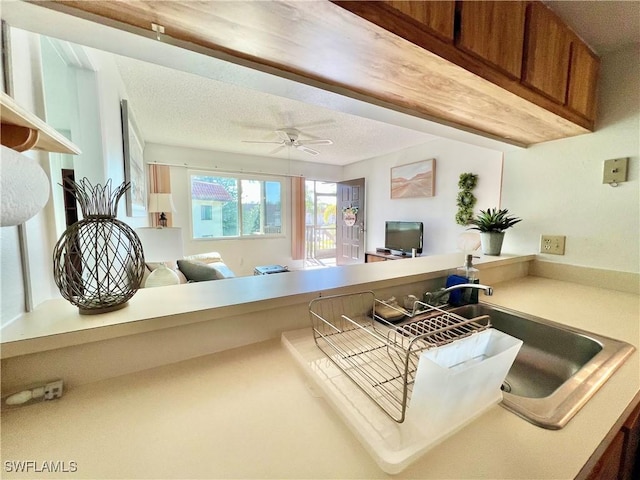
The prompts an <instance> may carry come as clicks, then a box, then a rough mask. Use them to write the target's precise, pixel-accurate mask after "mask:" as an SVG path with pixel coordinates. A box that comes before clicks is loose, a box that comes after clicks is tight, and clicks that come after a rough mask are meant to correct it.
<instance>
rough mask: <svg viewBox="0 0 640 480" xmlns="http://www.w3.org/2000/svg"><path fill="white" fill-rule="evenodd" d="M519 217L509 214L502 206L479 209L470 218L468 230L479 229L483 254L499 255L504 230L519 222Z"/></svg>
mask: <svg viewBox="0 0 640 480" xmlns="http://www.w3.org/2000/svg"><path fill="white" fill-rule="evenodd" d="M521 221H522V219H521V218H517V217H513V216H510V215H509V210H507V209H506V208H502V209H500V210H498V209H497V208H489V209H487V210H480V213H479V214H478V215H477V216H476V217H475V218H473V219H472V220H471V222H470V224H471V225H473V227H470V230H479V231H480V241H481V242H482V252H483V253H484V254H485V255H500V251H501V250H502V241H503V240H504V231H505V230H507V229H508V228H511V227H513V226H514V225H515V224H516V223H518V222H521Z"/></svg>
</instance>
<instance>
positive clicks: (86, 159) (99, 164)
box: [0, 28, 149, 325]
mask: <svg viewBox="0 0 640 480" xmlns="http://www.w3.org/2000/svg"><path fill="white" fill-rule="evenodd" d="M11 49H12V52H11V54H12V75H13V85H14V98H15V100H16V101H17V103H18V104H20V105H21V106H22V107H23V108H25V109H27V110H29V111H31V112H33V113H35V114H36V115H37V116H39V117H40V118H43V119H45V120H47V116H46V111H45V110H46V109H45V103H46V102H45V98H44V97H45V95H57V94H59V92H58V91H57V89H54V91H53V92H51V91H46V92H45V85H43V62H42V49H41V43H40V36H39V35H37V34H33V33H29V32H26V31H23V30H20V29H17V28H12V29H11ZM49 53H50V52H49ZM89 55H90V56H91V58H92V60H93V62H94V65H95V66H96V69H97V71H95V72H94V71H90V70H83V69H76V68H69V72H68V73H70V75H68V76H67V75H65V74H64V72H63V73H62V75H63V78H62V79H60V78H58V80H59V85H57V87H62V88H67V89H68V90H67V91H66V92H65V95H70V96H71V97H73V98H74V100H75V101H77V105H78V107H79V108H77V109H75V110H76V111H75V112H72V118H69V119H68V120H69V121H68V123H67V122H65V124H64V125H63V126H62V128H65V129H67V128H70V129H71V132H72V140H73V141H74V142H75V141H77V142H78V143H79V146H80V147H81V149H82V150H83V153H82V154H81V155H79V156H77V157H75V158H74V160H73V164H74V169H75V170H76V179H80V178H82V177H84V176H86V177H88V178H89V179H90V180H91V182H92V183H94V184H95V183H104V182H105V181H106V180H107V179H109V178H111V179H112V182H113V184H114V185H118V184H120V183H121V182H122V181H123V180H124V163H123V153H122V133H121V120H120V99H121V98H126V91H125V88H124V84H123V83H122V80H121V79H120V76H119V73H118V70H117V67H116V65H115V63H114V62H113V60H112V58H111V57H110V56H108V55H105V54H104V53H101V52H98V51H91V52H89ZM58 67H59V65H57V67H56V68H58ZM58 70H60V69H59V68H58ZM58 73H60V72H58ZM74 78H75V82H74V81H71V80H72V79H74ZM49 88H50V87H49ZM75 101H74V102H71V103H73V104H75ZM72 107H73V106H72ZM72 109H73V108H72ZM56 118H57V119H58V120H59V116H58V117H55V116H54V117H53V123H56V121H57V120H56ZM54 126H55V125H54ZM27 155H28V156H30V157H33V158H36V159H37V160H38V161H39V162H40V164H41V166H42V167H43V169H44V170H45V172H47V174H48V175H49V177H50V178H51V179H52V180H53V181H55V179H56V178H59V175H58V174H57V173H55V172H52V171H51V168H52V166H55V168H59V166H60V163H61V162H60V161H59V159H57V160H55V161H53V162H51V163H50V161H49V155H48V154H47V153H45V152H38V151H30V152H27ZM51 188H52V189H54V188H60V187H59V186H58V185H57V184H55V183H53V184H52V186H51ZM125 211H126V210H125V204H124V199H123V200H122V201H121V202H120V205H119V209H118V212H119V215H118V216H119V218H120V219H121V220H123V221H125V222H127V223H129V224H130V225H131V226H133V227H136V226H146V225H148V224H149V222H148V217H147V216H145V217H140V218H130V217H126V216H125ZM54 217H55V215H54V208H53V201H50V202H49V203H48V204H47V206H45V208H44V209H43V210H42V211H41V212H40V213H39V214H38V215H36V216H35V217H34V218H32V219H30V220H29V221H27V222H26V223H25V230H26V235H27V248H28V252H29V259H28V260H29V262H28V263H29V272H30V277H31V285H32V291H33V304H34V306H37V305H39V304H40V303H42V302H44V301H45V300H48V299H50V298H53V297H57V296H59V292H58V290H57V288H56V286H55V283H54V281H53V274H52V271H53V259H52V254H53V247H54V245H55V242H56V241H57V240H58V233H57V232H56V224H55V223H56V222H55V220H54ZM0 239H1V241H2V249H1V254H2V257H1V262H2V304H1V308H0V322H1V324H2V325H5V324H7V323H8V322H10V321H11V320H12V319H14V318H15V317H16V316H18V315H20V314H21V313H23V312H24V297H25V292H24V288H23V283H22V273H21V271H20V258H21V256H20V252H19V244H18V242H17V227H3V229H2V235H1V237H0Z"/></svg>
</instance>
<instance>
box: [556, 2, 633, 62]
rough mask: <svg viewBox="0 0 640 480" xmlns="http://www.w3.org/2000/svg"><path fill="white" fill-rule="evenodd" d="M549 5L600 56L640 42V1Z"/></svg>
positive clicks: (558, 3)
mask: <svg viewBox="0 0 640 480" xmlns="http://www.w3.org/2000/svg"><path fill="white" fill-rule="evenodd" d="M545 3H546V4H547V5H548V6H549V8H551V9H552V10H553V11H554V12H556V13H557V14H558V15H559V16H560V17H561V18H562V19H563V20H564V21H565V22H566V23H567V25H569V26H570V27H571V28H572V29H573V30H574V31H575V32H576V33H577V34H578V35H580V36H581V37H582V39H583V40H584V41H585V42H586V43H587V44H589V46H591V48H593V49H594V50H595V52H596V53H598V54H599V55H602V54H604V53H607V52H611V51H614V50H617V49H619V48H621V47H623V46H625V45H629V44H632V43H640V1H638V0H622V1H620V0H599V1H594V0H546V1H545Z"/></svg>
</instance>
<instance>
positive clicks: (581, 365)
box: [451, 303, 634, 429]
mask: <svg viewBox="0 0 640 480" xmlns="http://www.w3.org/2000/svg"><path fill="white" fill-rule="evenodd" d="M451 311H452V312H454V313H456V314H458V315H460V316H462V317H464V318H474V317H478V316H480V315H489V316H490V318H491V324H492V326H493V327H494V328H496V329H497V330H500V331H502V332H504V333H506V334H508V335H511V336H512V337H516V338H519V339H520V340H522V341H523V345H522V347H521V349H520V352H519V353H518V356H517V357H516V359H515V362H514V363H513V366H512V367H511V369H510V370H509V373H508V374H507V377H506V379H505V381H504V383H503V385H502V390H503V401H502V405H503V406H504V407H505V408H507V409H508V410H511V411H512V412H514V413H516V414H517V415H519V416H521V417H523V418H524V419H526V420H528V421H529V422H531V423H533V424H535V425H538V426H540V427H544V428H549V429H559V428H562V427H564V426H565V425H566V424H567V422H568V421H569V420H570V419H571V418H572V417H573V416H574V415H575V414H576V413H577V412H578V411H579V410H580V408H582V407H583V406H584V404H585V403H586V402H587V401H588V400H589V399H590V398H591V397H592V396H593V394H594V393H595V392H596V391H597V390H598V389H599V388H600V387H601V386H602V385H603V384H604V382H605V381H606V380H607V379H608V378H609V377H610V376H611V375H612V374H613V372H614V371H615V370H616V369H617V368H618V367H620V365H622V363H623V362H624V361H625V359H626V358H627V357H628V356H629V355H631V353H632V352H633V350H634V347H633V346H632V345H630V344H628V343H625V342H621V341H619V340H615V339H613V338H608V337H603V336H601V335H596V334H594V333H591V332H586V331H583V330H578V329H576V328H571V327H568V326H565V325H561V324H559V323H556V322H552V321H550V320H546V319H543V318H539V317H535V316H532V315H528V314H526V313H522V312H517V311H513V310H509V309H506V308H503V307H498V306H494V305H490V304H485V303H478V304H472V305H465V306H462V307H456V308H453V309H452V310H451Z"/></svg>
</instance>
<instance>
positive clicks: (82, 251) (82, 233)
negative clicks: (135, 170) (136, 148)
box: [53, 177, 145, 314]
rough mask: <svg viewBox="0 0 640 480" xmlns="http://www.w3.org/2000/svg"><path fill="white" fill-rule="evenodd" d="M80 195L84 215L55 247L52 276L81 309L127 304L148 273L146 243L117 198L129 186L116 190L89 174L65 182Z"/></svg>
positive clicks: (107, 308)
mask: <svg viewBox="0 0 640 480" xmlns="http://www.w3.org/2000/svg"><path fill="white" fill-rule="evenodd" d="M61 186H62V188H64V189H65V190H66V191H67V192H69V193H71V194H72V195H73V196H74V197H75V198H76V199H77V201H78V204H79V205H80V209H81V210H82V216H83V217H84V218H83V219H82V220H79V221H77V222H76V223H74V224H73V225H71V226H69V228H67V229H66V230H65V232H64V233H63V235H62V237H60V239H59V240H58V242H57V243H56V246H55V247H54V250H53V277H54V280H55V282H56V285H57V286H58V288H59V289H60V293H61V294H62V296H63V297H64V298H66V299H67V300H68V301H69V302H71V303H72V304H73V305H76V306H77V307H78V308H79V309H80V313H81V314H94V313H105V312H110V311H113V310H117V309H119V308H122V307H124V306H125V305H126V304H127V302H128V301H129V299H130V298H131V297H133V295H134V294H135V293H136V291H137V290H138V289H139V288H140V284H141V283H142V277H143V275H144V268H145V267H144V253H143V251H142V243H141V242H140V239H139V238H138V236H137V235H136V233H135V232H134V231H133V229H132V228H131V227H129V225H127V224H126V223H124V222H122V221H120V220H118V219H117V218H116V214H117V211H118V202H119V201H120V198H121V197H122V196H123V195H124V193H125V192H126V191H127V189H129V187H130V185H129V183H123V184H122V185H120V186H119V187H118V188H116V189H115V191H113V192H112V191H111V179H109V180H108V181H107V183H105V185H104V186H102V185H100V184H97V185H96V186H93V185H91V182H89V180H88V179H87V178H86V177H85V178H83V179H82V180H81V181H80V182H74V181H73V180H69V179H67V180H65V184H64V185H61Z"/></svg>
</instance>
